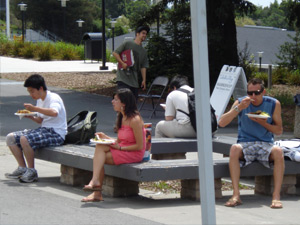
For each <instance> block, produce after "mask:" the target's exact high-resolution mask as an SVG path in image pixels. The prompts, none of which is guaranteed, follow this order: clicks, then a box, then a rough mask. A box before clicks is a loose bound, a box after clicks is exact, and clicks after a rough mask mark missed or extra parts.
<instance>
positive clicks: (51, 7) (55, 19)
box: [11, 0, 101, 43]
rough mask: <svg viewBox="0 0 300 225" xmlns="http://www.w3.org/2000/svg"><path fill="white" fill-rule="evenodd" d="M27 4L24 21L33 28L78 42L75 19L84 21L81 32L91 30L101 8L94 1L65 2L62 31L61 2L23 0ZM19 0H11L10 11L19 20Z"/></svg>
mask: <svg viewBox="0 0 300 225" xmlns="http://www.w3.org/2000/svg"><path fill="white" fill-rule="evenodd" d="M24 3H26V4H27V11H26V21H27V24H29V22H30V24H32V25H31V26H32V27H31V28H32V29H34V30H42V31H44V30H48V31H51V32H52V33H55V34H56V35H58V36H59V37H61V38H62V37H63V36H64V35H63V34H64V33H66V34H67V36H66V41H69V42H75V43H77V42H78V36H79V35H80V33H79V32H80V30H79V28H78V24H77V23H76V20H78V19H82V20H84V21H85V23H84V25H83V27H82V32H85V31H89V32H91V31H93V28H94V27H93V21H94V19H95V18H100V14H99V12H101V10H100V9H99V8H98V7H97V5H96V3H95V1H89V0H72V1H68V2H67V7H66V8H65V20H66V27H65V28H66V30H65V31H64V22H63V20H64V12H63V10H64V9H63V8H62V7H61V4H60V2H59V1H57V0H48V1H44V0H26V1H25V0H24ZM18 4H19V0H12V1H11V9H12V12H13V13H14V14H15V15H16V16H17V18H18V19H19V20H21V12H20V10H19V8H18Z"/></svg>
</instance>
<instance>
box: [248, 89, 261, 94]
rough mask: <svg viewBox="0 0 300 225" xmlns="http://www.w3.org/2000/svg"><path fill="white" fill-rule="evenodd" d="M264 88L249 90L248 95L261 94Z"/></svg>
mask: <svg viewBox="0 0 300 225" xmlns="http://www.w3.org/2000/svg"><path fill="white" fill-rule="evenodd" d="M263 90H264V89H262V90H257V91H247V95H253V94H255V95H260V94H261V93H262V92H263Z"/></svg>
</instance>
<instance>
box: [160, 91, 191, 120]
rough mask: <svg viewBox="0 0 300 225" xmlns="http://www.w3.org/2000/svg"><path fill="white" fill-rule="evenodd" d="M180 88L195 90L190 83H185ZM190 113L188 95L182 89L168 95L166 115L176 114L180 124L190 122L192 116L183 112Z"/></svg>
mask: <svg viewBox="0 0 300 225" xmlns="http://www.w3.org/2000/svg"><path fill="white" fill-rule="evenodd" d="M180 88H182V89H185V90H188V91H193V90H194V89H193V88H191V87H189V86H188V85H183V86H181V87H180ZM177 109H181V110H182V111H184V112H186V113H189V108H188V97H187V94H186V93H184V92H182V91H177V90H174V91H172V92H171V93H170V94H169V95H168V96H167V101H166V111H165V116H174V117H175V118H176V120H177V121H178V123H179V124H186V123H189V122H190V118H189V117H188V116H187V115H185V114H184V113H182V112H179V111H177Z"/></svg>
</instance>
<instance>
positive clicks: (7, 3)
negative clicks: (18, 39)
mask: <svg viewBox="0 0 300 225" xmlns="http://www.w3.org/2000/svg"><path fill="white" fill-rule="evenodd" d="M6 37H7V38H8V39H9V40H10V11H9V0H6Z"/></svg>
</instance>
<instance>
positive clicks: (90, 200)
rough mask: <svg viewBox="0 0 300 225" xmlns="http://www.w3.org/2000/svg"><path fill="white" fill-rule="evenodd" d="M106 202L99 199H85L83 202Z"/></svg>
mask: <svg viewBox="0 0 300 225" xmlns="http://www.w3.org/2000/svg"><path fill="white" fill-rule="evenodd" d="M102 201H104V200H101V199H98V198H83V199H82V200H81V202H102Z"/></svg>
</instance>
